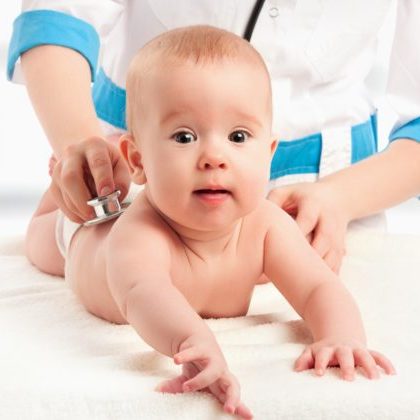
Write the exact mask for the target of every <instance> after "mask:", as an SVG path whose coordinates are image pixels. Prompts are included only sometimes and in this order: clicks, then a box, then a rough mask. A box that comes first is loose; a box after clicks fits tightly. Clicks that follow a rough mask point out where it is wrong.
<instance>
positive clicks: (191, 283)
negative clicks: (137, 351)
mask: <svg viewBox="0 0 420 420" xmlns="http://www.w3.org/2000/svg"><path fill="white" fill-rule="evenodd" d="M267 205H268V206H270V205H271V203H270V204H268V202H267V203H265V202H264V203H263V204H262V205H261V206H260V208H258V209H257V210H255V211H254V212H252V213H251V214H249V215H247V216H245V217H244V218H243V219H241V220H239V221H238V223H237V224H236V227H235V229H234V230H233V231H232V234H231V235H230V236H228V237H227V239H226V243H225V246H223V248H221V249H220V250H218V251H217V250H215V249H213V250H211V248H209V247H208V246H207V245H208V244H206V242H202V243H200V242H196V243H194V245H193V246H191V244H187V243H186V242H185V241H183V240H182V238H181V237H180V236H179V235H178V234H177V233H176V232H175V231H174V230H173V229H172V228H171V227H170V226H169V225H168V224H167V223H166V222H165V221H164V220H163V219H162V217H161V216H160V215H159V214H158V213H157V212H156V211H155V210H154V209H153V208H152V207H151V206H150V204H148V203H147V200H144V199H143V198H142V197H138V198H137V199H136V200H135V201H134V202H133V204H131V206H130V208H129V209H128V210H127V211H126V213H125V214H123V215H122V216H121V217H120V219H119V220H118V221H117V222H116V223H115V222H109V223H106V224H103V225H99V226H96V227H89V228H82V229H80V230H79V231H78V232H77V234H76V235H75V237H74V239H73V241H72V244H71V249H70V254H69V259H68V262H67V264H68V265H67V278H68V281H69V283H70V284H71V286H72V288H73V290H74V291H75V293H76V294H77V296H78V297H79V299H80V300H81V302H82V303H83V304H84V306H85V307H86V309H87V310H88V311H89V312H91V313H93V314H94V315H96V316H98V317H101V318H103V319H106V320H108V321H111V322H115V323H126V320H125V318H124V316H123V315H122V313H121V311H120V310H119V308H118V306H117V303H116V300H115V299H114V297H113V295H112V293H111V291H110V288H109V285H108V281H109V279H108V278H107V272H106V264H107V261H106V258H113V256H112V253H109V251H108V253H107V251H106V250H107V248H108V250H109V249H112V246H113V244H112V242H110V238H112V234H110V232H111V229H112V230H113V231H117V230H119V233H123V234H124V235H127V237H128V235H136V240H137V239H138V240H137V242H136V244H137V245H138V253H139V254H138V255H140V253H142V252H150V249H149V248H150V240H149V233H148V230H149V229H148V228H145V227H146V226H147V225H145V223H148V224H149V225H150V224H153V234H154V235H161V238H162V239H163V240H164V244H165V245H164V246H167V247H168V250H169V252H170V265H169V266H170V273H169V274H170V278H171V281H172V283H173V284H174V286H175V287H176V288H177V289H178V290H179V291H180V292H181V293H182V294H183V295H184V296H185V298H186V299H187V300H188V302H189V303H190V305H191V306H192V307H193V308H194V310H195V311H196V312H197V313H198V314H200V315H201V316H203V317H233V316H241V315H245V314H246V312H247V310H248V307H249V303H250V300H251V296H252V291H253V288H254V286H255V284H256V282H257V280H258V278H259V277H260V275H261V274H262V273H263V260H264V238H265V234H266V232H267V226H268V224H269V219H270V211H269V210H268V209H267V208H266V206H267ZM150 221H152V223H149V222H150ZM142 227H143V228H142ZM136 248H137V247H136ZM162 251H163V250H162V249H160V250H154V252H155V253H156V254H157V255H158V254H159V253H160V252H162ZM156 268H158V267H156ZM123 269H124V270H132V269H133V267H132V266H131V267H128V266H126V265H125V266H124V268H123ZM151 274H152V273H151ZM151 278H152V275H151Z"/></svg>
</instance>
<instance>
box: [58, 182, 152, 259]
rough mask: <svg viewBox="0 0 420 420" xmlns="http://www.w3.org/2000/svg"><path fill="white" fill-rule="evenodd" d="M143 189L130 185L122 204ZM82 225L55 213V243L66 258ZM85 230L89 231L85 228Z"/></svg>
mask: <svg viewBox="0 0 420 420" xmlns="http://www.w3.org/2000/svg"><path fill="white" fill-rule="evenodd" d="M143 188H144V186H143V185H137V184H131V185H130V190H129V191H128V194H127V196H126V197H125V199H124V200H123V203H131V202H132V201H133V200H134V198H135V197H136V195H137V194H138V193H139V192H140V191H141V190H142V189H143ZM81 227H83V225H81V224H79V223H76V222H73V221H71V220H70V219H69V218H68V217H66V216H65V214H64V213H63V212H62V211H61V210H58V211H57V220H56V223H55V240H56V242H57V246H58V249H59V250H60V254H61V255H62V256H63V257H64V258H66V257H67V253H68V250H69V247H70V243H71V240H72V239H73V236H74V234H75V233H76V232H77V231H78V230H79V229H80V228H81ZM86 229H91V228H90V227H87V228H86Z"/></svg>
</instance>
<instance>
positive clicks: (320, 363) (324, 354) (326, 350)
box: [315, 347, 334, 376]
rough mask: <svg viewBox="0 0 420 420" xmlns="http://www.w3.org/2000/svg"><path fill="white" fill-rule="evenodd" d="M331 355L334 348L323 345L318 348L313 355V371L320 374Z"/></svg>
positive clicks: (326, 365)
mask: <svg viewBox="0 0 420 420" xmlns="http://www.w3.org/2000/svg"><path fill="white" fill-rule="evenodd" d="M333 357H334V349H333V348H332V347H323V348H322V349H321V350H319V351H318V352H317V353H316V355H315V373H316V374H317V375H319V376H322V375H323V374H324V373H325V370H326V369H327V367H328V365H329V363H330V361H331V360H332V359H333Z"/></svg>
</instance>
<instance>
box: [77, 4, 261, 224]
mask: <svg viewBox="0 0 420 420" xmlns="http://www.w3.org/2000/svg"><path fill="white" fill-rule="evenodd" d="M263 5H264V0H257V1H256V2H255V5H254V7H253V9H252V12H251V15H250V17H249V19H248V22H247V24H246V27H245V31H244V34H243V36H242V37H243V38H244V39H246V40H247V41H248V42H250V41H251V37H252V34H253V32H254V28H255V24H256V23H257V20H258V17H259V15H260V13H261V9H262V7H263ZM120 195H121V191H120V190H115V191H114V192H112V193H111V194H108V195H104V196H100V197H95V198H92V199H91V200H89V201H88V202H87V204H88V205H89V206H91V207H93V209H94V211H95V218H93V219H91V220H88V221H86V222H85V223H83V226H94V225H97V224H99V223H104V222H107V221H108V220H111V219H115V218H116V217H118V216H119V215H120V214H122V213H123V212H124V210H125V209H126V208H127V207H128V205H129V204H128V203H123V204H120V202H119V200H118V197H119V196H120Z"/></svg>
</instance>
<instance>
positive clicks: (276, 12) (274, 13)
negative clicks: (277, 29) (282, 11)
mask: <svg viewBox="0 0 420 420" xmlns="http://www.w3.org/2000/svg"><path fill="white" fill-rule="evenodd" d="M268 15H269V16H270V17H272V18H276V17H277V16H278V15H279V9H278V8H277V7H270V8H269V9H268Z"/></svg>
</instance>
